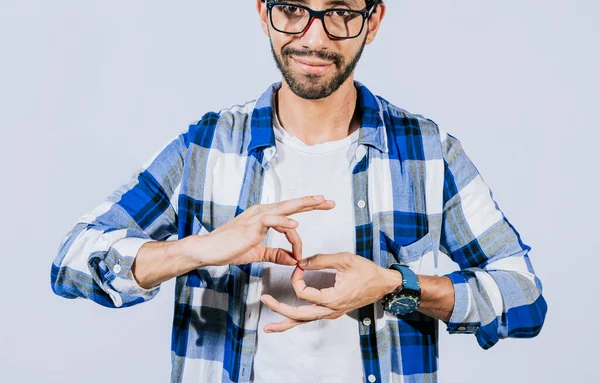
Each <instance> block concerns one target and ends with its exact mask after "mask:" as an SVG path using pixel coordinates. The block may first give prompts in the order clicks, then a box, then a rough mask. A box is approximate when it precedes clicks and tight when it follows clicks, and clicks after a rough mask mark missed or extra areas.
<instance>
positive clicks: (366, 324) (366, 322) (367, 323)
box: [363, 318, 371, 326]
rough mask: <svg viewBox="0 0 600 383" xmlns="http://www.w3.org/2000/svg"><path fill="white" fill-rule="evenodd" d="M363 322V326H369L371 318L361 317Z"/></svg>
mask: <svg viewBox="0 0 600 383" xmlns="http://www.w3.org/2000/svg"><path fill="white" fill-rule="evenodd" d="M363 324H364V325H365V326H370V325H371V318H365V319H363Z"/></svg>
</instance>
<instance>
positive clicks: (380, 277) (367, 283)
mask: <svg viewBox="0 0 600 383" xmlns="http://www.w3.org/2000/svg"><path fill="white" fill-rule="evenodd" d="M323 269H335V270H337V274H336V276H335V285H334V286H333V287H329V288H326V289H322V290H319V289H316V288H313V287H309V286H306V283H305V282H304V270H323ZM401 284H402V276H401V275H400V273H398V272H397V271H394V270H389V269H385V268H383V267H381V266H379V265H377V264H375V263H374V262H372V261H369V260H368V259H365V258H363V257H360V256H358V255H355V254H351V253H336V254H317V255H315V256H313V257H310V258H305V259H303V260H301V261H300V262H298V265H297V266H296V269H295V270H294V272H293V273H292V285H293V287H294V290H295V292H296V295H297V296H298V298H300V299H302V300H305V301H307V302H309V303H312V305H305V306H299V307H293V306H290V305H287V304H285V303H281V302H278V301H277V300H276V299H275V298H273V297H272V296H270V295H267V294H265V295H263V296H262V297H261V301H262V302H263V303H264V304H266V305H267V306H268V307H269V308H270V309H271V310H273V311H274V312H276V313H278V314H281V315H283V316H285V317H286V319H284V320H283V321H281V322H279V323H269V324H268V325H267V326H265V329H264V330H265V332H267V333H269V332H283V331H286V330H289V329H291V328H293V327H296V326H298V325H300V324H302V323H306V322H311V321H314V320H318V319H337V318H339V317H341V316H342V315H344V314H346V313H348V312H350V311H353V310H355V309H358V308H360V307H363V306H366V305H368V304H371V303H373V302H376V301H379V300H380V299H382V298H383V297H384V296H385V295H386V294H388V293H390V292H392V291H394V289H395V288H396V287H398V286H400V285H401Z"/></svg>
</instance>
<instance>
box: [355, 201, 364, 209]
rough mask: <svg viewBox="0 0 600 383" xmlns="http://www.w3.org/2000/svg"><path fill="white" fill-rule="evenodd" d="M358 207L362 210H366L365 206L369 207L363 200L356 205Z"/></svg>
mask: <svg viewBox="0 0 600 383" xmlns="http://www.w3.org/2000/svg"><path fill="white" fill-rule="evenodd" d="M356 205H357V206H358V207H359V208H361V209H364V208H365V206H367V203H366V202H365V201H363V200H362V199H361V200H360V201H358V202H357V203H356Z"/></svg>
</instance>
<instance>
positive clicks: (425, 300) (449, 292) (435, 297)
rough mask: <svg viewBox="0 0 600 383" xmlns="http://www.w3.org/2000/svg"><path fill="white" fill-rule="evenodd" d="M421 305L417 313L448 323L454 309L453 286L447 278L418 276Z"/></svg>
mask: <svg viewBox="0 0 600 383" xmlns="http://www.w3.org/2000/svg"><path fill="white" fill-rule="evenodd" d="M418 278H419V285H420V286H421V305H420V306H419V311H420V312H421V313H423V314H425V315H427V316H430V317H432V318H436V319H440V320H442V321H444V322H448V321H449V320H450V317H451V315H452V310H453V309H454V285H453V284H452V281H451V280H450V278H448V277H445V276H443V277H437V276H428V275H419V276H418Z"/></svg>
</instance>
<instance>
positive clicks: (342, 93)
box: [275, 77, 360, 145]
mask: <svg viewBox="0 0 600 383" xmlns="http://www.w3.org/2000/svg"><path fill="white" fill-rule="evenodd" d="M356 98H357V90H356V87H355V86H354V81H353V79H352V77H349V78H348V80H346V82H345V83H344V84H342V86H340V88H339V89H338V90H337V91H335V92H333V93H332V94H331V95H329V96H328V97H326V98H323V99H319V100H306V99H303V98H301V97H298V96H297V95H296V94H295V93H294V92H292V91H291V89H290V88H289V86H288V85H287V83H286V82H285V81H283V82H282V85H281V88H280V89H279V91H278V92H277V95H276V100H275V102H276V105H277V108H276V109H277V116H278V118H279V121H280V123H281V126H283V127H284V128H285V130H286V131H287V132H288V133H289V134H290V135H292V136H295V137H297V138H298V139H300V140H301V141H303V142H304V143H306V144H307V145H315V144H320V143H323V142H328V141H336V140H341V139H342V138H344V137H347V136H348V135H349V134H351V133H352V132H354V131H355V130H356V129H358V128H359V127H360V116H359V113H358V111H357V109H358V108H357V107H356V106H357V105H356V104H357V102H356Z"/></svg>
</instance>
